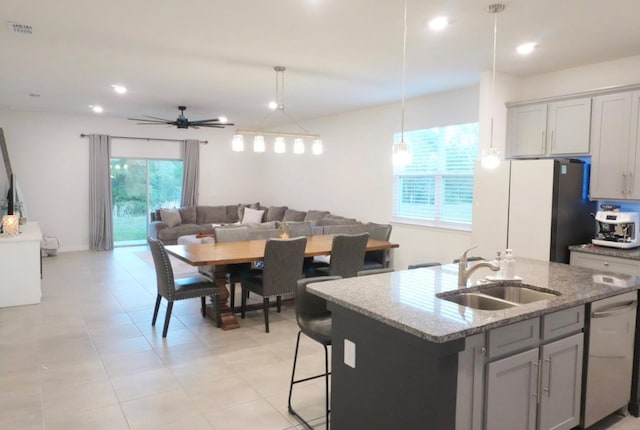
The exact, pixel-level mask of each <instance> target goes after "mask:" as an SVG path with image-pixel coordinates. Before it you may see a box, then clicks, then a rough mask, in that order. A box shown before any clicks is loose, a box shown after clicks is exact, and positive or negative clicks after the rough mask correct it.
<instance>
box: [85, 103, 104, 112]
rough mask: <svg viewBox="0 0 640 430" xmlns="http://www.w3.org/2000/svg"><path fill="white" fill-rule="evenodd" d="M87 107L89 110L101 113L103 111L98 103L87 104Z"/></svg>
mask: <svg viewBox="0 0 640 430" xmlns="http://www.w3.org/2000/svg"><path fill="white" fill-rule="evenodd" d="M89 107H90V108H91V110H92V111H93V112H94V113H102V112H104V109H102V106H99V105H89Z"/></svg>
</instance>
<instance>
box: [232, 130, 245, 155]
mask: <svg viewBox="0 0 640 430" xmlns="http://www.w3.org/2000/svg"><path fill="white" fill-rule="evenodd" d="M231 150H232V151H234V152H242V151H244V139H243V137H242V135H241V134H234V135H233V140H232V141H231Z"/></svg>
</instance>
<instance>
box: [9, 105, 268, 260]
mask: <svg viewBox="0 0 640 430" xmlns="http://www.w3.org/2000/svg"><path fill="white" fill-rule="evenodd" d="M0 127H2V128H3V129H4V133H5V138H6V141H7V147H8V151H9V156H10V158H11V165H12V167H13V170H14V173H15V175H16V178H17V181H18V182H19V185H20V189H21V191H22V193H23V194H24V199H25V203H26V206H27V215H28V218H29V219H30V220H33V221H38V222H39V223H40V227H41V229H42V231H43V232H44V233H46V234H51V235H54V236H56V237H58V239H59V240H60V250H61V251H63V252H64V251H73V250H83V249H88V248H89V220H88V218H89V185H88V177H89V140H88V139H87V138H81V137H80V134H81V133H104V134H110V135H113V136H138V137H158V138H165V139H185V138H190V139H201V140H208V141H209V144H207V145H202V146H201V147H200V149H201V166H200V202H201V203H202V204H234V203H239V202H251V201H257V200H258V199H260V197H261V196H262V189H261V182H260V181H256V180H255V178H256V177H260V176H262V164H261V162H260V160H259V159H258V157H256V156H254V154H236V153H233V152H231V151H230V145H231V144H230V142H231V136H232V134H233V131H232V130H226V129H225V130H219V129H204V128H201V129H199V130H177V129H173V128H170V129H169V128H165V127H144V128H142V127H141V126H138V125H136V124H135V123H132V122H131V121H127V120H124V119H114V118H108V117H101V116H71V115H56V114H47V113H40V112H18V111H7V110H0ZM114 142H116V143H114V147H115V148H114V149H115V150H116V152H117V151H121V150H122V149H121V148H122V146H123V145H126V144H127V143H129V144H131V145H133V146H132V148H133V147H138V148H139V147H140V146H144V145H154V148H155V149H156V150H157V148H163V150H162V151H160V152H163V151H164V152H165V153H168V154H173V155H175V154H179V150H178V145H179V144H177V143H166V142H154V141H150V142H146V141H144V142H140V141H127V142H124V141H119V140H114ZM133 152H135V151H133Z"/></svg>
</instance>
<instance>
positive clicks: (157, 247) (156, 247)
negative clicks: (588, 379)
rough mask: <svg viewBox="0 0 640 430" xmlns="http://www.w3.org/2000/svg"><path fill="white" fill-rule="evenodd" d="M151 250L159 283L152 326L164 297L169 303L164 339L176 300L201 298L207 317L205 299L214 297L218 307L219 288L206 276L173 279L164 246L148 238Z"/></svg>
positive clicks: (163, 332) (203, 311) (204, 314)
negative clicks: (210, 296)
mask: <svg viewBox="0 0 640 430" xmlns="http://www.w3.org/2000/svg"><path fill="white" fill-rule="evenodd" d="M147 242H148V243H149V248H151V255H152V257H153V265H154V266H155V269H156V280H157V283H158V296H157V298H156V306H155V308H154V310H153V319H152V320H151V325H152V326H155V325H156V319H157V317H158V310H159V309H160V301H161V299H162V297H164V298H165V299H166V300H167V302H169V303H168V304H167V313H166V315H165V317H164V328H163V330H162V337H167V330H169V320H170V319H171V311H172V310H173V302H174V301H176V300H184V299H193V298H196V297H200V299H201V303H202V316H203V317H204V316H206V311H205V297H206V296H209V295H213V297H214V300H216V306H219V303H218V302H217V300H218V297H219V296H218V292H219V290H218V287H217V286H216V285H215V284H214V283H213V281H211V280H210V279H208V278H207V277H205V276H201V275H197V276H190V277H188V278H178V279H175V278H174V277H173V268H172V267H171V261H169V256H168V255H167V251H166V250H165V249H164V245H163V244H162V243H161V242H160V241H159V240H155V239H152V238H151V237H148V238H147Z"/></svg>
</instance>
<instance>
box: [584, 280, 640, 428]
mask: <svg viewBox="0 0 640 430" xmlns="http://www.w3.org/2000/svg"><path fill="white" fill-rule="evenodd" d="M637 307H638V294H637V292H632V293H625V294H621V295H619V296H614V297H609V298H607V299H603V300H598V301H596V302H593V303H592V304H591V313H590V324H589V346H588V356H587V361H586V363H585V364H586V366H585V367H584V369H585V370H586V379H585V384H584V390H585V391H584V393H585V395H584V399H583V400H584V408H583V410H582V416H583V419H582V420H581V421H582V422H581V427H582V428H587V427H589V426H591V425H592V424H594V423H596V422H598V421H600V420H601V419H603V418H604V417H606V416H607V415H610V414H612V413H614V412H615V411H617V410H618V409H621V408H626V406H627V404H628V403H629V399H630V397H631V374H632V368H633V343H634V335H635V327H636V309H637Z"/></svg>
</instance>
